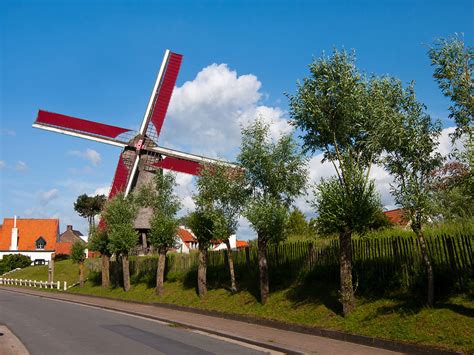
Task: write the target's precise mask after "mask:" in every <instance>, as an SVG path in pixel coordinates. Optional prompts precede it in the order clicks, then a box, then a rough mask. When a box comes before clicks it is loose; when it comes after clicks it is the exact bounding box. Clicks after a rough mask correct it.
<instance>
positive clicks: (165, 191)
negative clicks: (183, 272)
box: [137, 173, 181, 296]
mask: <svg viewBox="0 0 474 355" xmlns="http://www.w3.org/2000/svg"><path fill="white" fill-rule="evenodd" d="M175 188H176V177H175V176H174V175H173V174H171V173H166V174H163V173H158V174H156V175H155V177H154V179H153V182H152V184H150V185H148V186H144V187H143V188H142V189H141V190H140V191H139V194H138V197H137V199H138V201H140V202H141V203H140V204H141V205H142V206H146V207H151V208H152V210H153V214H152V217H151V219H150V233H149V238H150V242H151V244H152V245H153V247H155V248H156V249H157V250H158V255H159V258H158V264H157V268H156V294H157V295H158V296H160V295H161V294H162V293H163V284H164V278H165V262H166V253H167V252H168V250H169V249H171V248H173V247H175V245H176V236H177V235H178V226H179V222H178V219H177V217H176V214H177V213H178V211H179V209H180V208H181V203H180V201H179V198H178V196H177V195H176V193H175V192H174V189H175Z"/></svg>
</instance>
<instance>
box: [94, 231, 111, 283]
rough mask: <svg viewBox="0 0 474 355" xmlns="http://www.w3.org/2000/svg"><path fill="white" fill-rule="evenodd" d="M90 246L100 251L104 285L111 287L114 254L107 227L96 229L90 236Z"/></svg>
mask: <svg viewBox="0 0 474 355" xmlns="http://www.w3.org/2000/svg"><path fill="white" fill-rule="evenodd" d="M88 244H89V248H90V249H91V250H93V251H98V252H99V253H100V255H101V259H102V271H101V274H102V287H103V288H109V287H110V257H111V256H112V254H111V253H110V240H109V236H108V235H107V230H106V228H105V227H104V228H101V226H100V225H99V228H97V229H95V230H94V231H93V233H92V235H91V237H90V238H89V243H88Z"/></svg>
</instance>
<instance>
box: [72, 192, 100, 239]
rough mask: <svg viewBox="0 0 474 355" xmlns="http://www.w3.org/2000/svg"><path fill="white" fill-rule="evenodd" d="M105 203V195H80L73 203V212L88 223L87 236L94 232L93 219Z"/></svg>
mask: <svg viewBox="0 0 474 355" xmlns="http://www.w3.org/2000/svg"><path fill="white" fill-rule="evenodd" d="M105 201H106V198H105V195H96V196H87V195H86V194H82V195H80V196H79V197H78V198H77V200H76V202H74V210H75V211H76V212H77V213H79V215H80V216H81V217H84V218H87V221H88V223H89V236H91V235H92V233H93V231H94V230H95V222H94V217H95V216H97V215H98V214H99V213H100V212H101V211H102V208H103V207H104V203H105Z"/></svg>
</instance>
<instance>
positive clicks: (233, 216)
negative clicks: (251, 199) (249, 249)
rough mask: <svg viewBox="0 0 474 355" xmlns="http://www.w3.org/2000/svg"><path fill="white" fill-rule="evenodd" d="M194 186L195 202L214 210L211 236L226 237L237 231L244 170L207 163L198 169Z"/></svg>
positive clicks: (244, 191) (244, 199)
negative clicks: (198, 174) (195, 186)
mask: <svg viewBox="0 0 474 355" xmlns="http://www.w3.org/2000/svg"><path fill="white" fill-rule="evenodd" d="M196 185H197V188H198V191H199V194H198V195H196V196H195V201H196V204H197V205H198V206H202V207H203V208H204V207H205V208H209V209H211V210H213V211H215V213H214V217H215V218H217V220H216V221H214V233H215V235H214V238H215V239H220V240H226V239H227V238H229V236H230V235H232V234H234V233H235V232H236V231H237V228H238V219H239V217H240V215H241V213H242V211H243V208H244V206H245V202H246V200H247V195H248V194H247V191H246V189H245V179H244V174H243V172H242V171H241V170H239V169H232V168H229V167H228V166H226V165H224V164H212V165H211V164H208V165H205V166H204V167H203V168H202V169H201V171H200V176H199V177H198V179H197V182H196Z"/></svg>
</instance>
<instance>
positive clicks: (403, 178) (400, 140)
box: [380, 83, 442, 305]
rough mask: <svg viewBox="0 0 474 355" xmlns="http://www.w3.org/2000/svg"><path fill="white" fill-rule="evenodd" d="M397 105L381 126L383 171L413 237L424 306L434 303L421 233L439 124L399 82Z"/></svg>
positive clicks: (435, 164) (429, 203) (430, 270)
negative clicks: (418, 255) (418, 256)
mask: <svg viewBox="0 0 474 355" xmlns="http://www.w3.org/2000/svg"><path fill="white" fill-rule="evenodd" d="M393 95H395V96H396V99H395V100H394V102H395V101H396V102H398V103H399V106H398V107H397V111H398V115H396V116H392V117H391V118H390V119H387V120H386V121H384V122H383V124H382V125H381V130H380V135H381V137H382V138H383V139H382V142H383V147H384V149H385V152H386V154H385V155H384V156H383V157H382V162H383V163H384V166H385V169H386V170H387V171H388V172H389V173H390V174H391V175H392V177H393V178H394V184H393V185H392V194H393V195H394V197H395V201H396V202H397V203H398V204H399V205H401V206H402V207H403V210H404V211H405V213H406V217H407V218H408V219H409V221H410V222H411V228H412V230H413V232H414V233H415V234H416V236H417V238H418V241H419V244H420V249H421V254H422V260H423V264H424V265H425V270H426V275H427V283H428V287H427V301H428V305H433V303H434V276H433V267H432V265H431V260H430V257H429V254H428V250H427V246H426V241H425V237H424V233H423V224H424V223H425V222H426V221H427V220H428V217H429V215H430V212H431V209H432V208H433V201H432V196H431V194H432V191H431V189H432V185H433V182H434V181H433V180H434V179H435V174H433V171H435V170H436V169H437V168H439V167H440V166H441V163H442V157H441V155H440V154H439V153H437V152H436V148H437V146H438V138H439V135H440V134H441V126H440V124H439V122H433V121H432V119H431V117H430V116H429V115H428V114H427V113H426V112H425V107H424V105H422V104H421V103H419V102H418V101H417V100H416V96H415V92H414V89H413V86H410V87H408V88H407V89H403V88H402V87H401V84H400V83H399V85H398V89H397V90H395V91H394V92H393Z"/></svg>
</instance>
